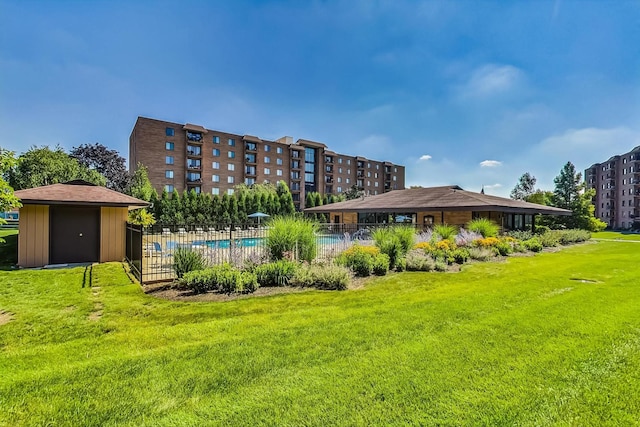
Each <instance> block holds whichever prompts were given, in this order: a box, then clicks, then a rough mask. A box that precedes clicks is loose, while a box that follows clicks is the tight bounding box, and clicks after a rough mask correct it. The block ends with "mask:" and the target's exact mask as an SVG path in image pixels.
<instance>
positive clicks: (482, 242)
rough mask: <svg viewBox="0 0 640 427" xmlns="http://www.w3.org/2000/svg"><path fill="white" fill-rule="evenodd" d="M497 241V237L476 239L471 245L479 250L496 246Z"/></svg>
mask: <svg viewBox="0 0 640 427" xmlns="http://www.w3.org/2000/svg"><path fill="white" fill-rule="evenodd" d="M498 242H499V240H498V238H497V237H486V238H484V239H478V240H476V241H475V242H473V244H474V245H475V246H477V247H480V248H491V247H493V246H496V245H497V244H498Z"/></svg>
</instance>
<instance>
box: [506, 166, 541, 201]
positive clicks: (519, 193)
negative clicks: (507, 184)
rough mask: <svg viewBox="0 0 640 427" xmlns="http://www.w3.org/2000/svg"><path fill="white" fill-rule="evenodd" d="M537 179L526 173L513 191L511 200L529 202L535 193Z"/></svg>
mask: <svg viewBox="0 0 640 427" xmlns="http://www.w3.org/2000/svg"><path fill="white" fill-rule="evenodd" d="M536 181H537V180H536V177H535V176H533V175H531V174H530V173H529V172H525V173H524V174H523V175H522V176H521V177H520V180H519V181H518V183H517V184H516V186H515V187H514V188H513V190H511V198H512V199H515V200H527V198H528V197H530V196H531V195H532V194H533V193H534V192H535V187H536Z"/></svg>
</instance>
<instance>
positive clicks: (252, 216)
mask: <svg viewBox="0 0 640 427" xmlns="http://www.w3.org/2000/svg"><path fill="white" fill-rule="evenodd" d="M268 216H269V215H267V214H266V213H262V212H255V213H252V214H251V215H247V217H249V218H258V224H260V220H261V219H262V218H266V217H268Z"/></svg>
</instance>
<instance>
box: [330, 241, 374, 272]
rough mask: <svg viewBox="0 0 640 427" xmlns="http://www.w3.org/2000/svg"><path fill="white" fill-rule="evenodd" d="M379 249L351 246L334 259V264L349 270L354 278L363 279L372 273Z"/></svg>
mask: <svg viewBox="0 0 640 427" xmlns="http://www.w3.org/2000/svg"><path fill="white" fill-rule="evenodd" d="M378 255H380V249H378V248H377V247H375V246H360V245H353V246H351V247H350V248H349V249H347V250H345V251H344V252H342V253H341V254H340V255H339V256H338V258H336V264H338V265H340V266H343V267H348V268H350V269H351V270H352V271H353V272H354V273H355V275H356V276H360V277H365V276H369V275H371V273H372V272H373V265H374V261H375V259H376V257H377V256H378Z"/></svg>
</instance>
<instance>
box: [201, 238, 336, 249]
mask: <svg viewBox="0 0 640 427" xmlns="http://www.w3.org/2000/svg"><path fill="white" fill-rule="evenodd" d="M264 240H265V238H264V237H243V238H242V239H234V242H235V244H236V246H238V247H242V248H251V247H255V246H260V245H263V244H264ZM316 240H317V242H318V244H319V245H330V244H333V243H338V242H340V241H342V237H341V236H318V237H317V238H316ZM205 244H206V245H207V247H208V248H220V249H224V248H228V247H229V246H231V241H230V240H229V239H227V240H207V241H206V242H205Z"/></svg>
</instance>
